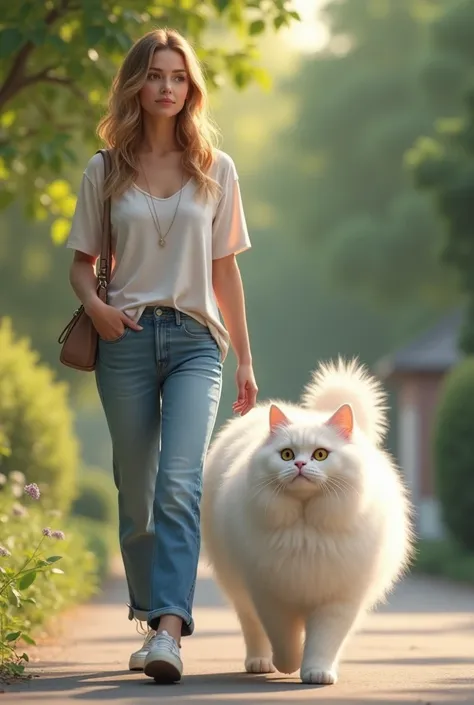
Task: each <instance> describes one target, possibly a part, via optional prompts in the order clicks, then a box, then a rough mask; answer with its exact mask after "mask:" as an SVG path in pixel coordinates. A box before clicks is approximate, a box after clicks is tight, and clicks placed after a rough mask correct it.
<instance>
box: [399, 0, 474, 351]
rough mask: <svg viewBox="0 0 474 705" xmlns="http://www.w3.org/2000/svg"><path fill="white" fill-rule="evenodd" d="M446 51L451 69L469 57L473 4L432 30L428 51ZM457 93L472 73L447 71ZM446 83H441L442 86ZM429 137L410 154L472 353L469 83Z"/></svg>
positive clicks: (473, 186) (472, 110)
mask: <svg viewBox="0 0 474 705" xmlns="http://www.w3.org/2000/svg"><path fill="white" fill-rule="evenodd" d="M441 52H444V53H446V52H450V54H451V56H452V57H453V62H452V63H453V65H454V66H456V65H457V66H458V67H459V66H461V67H462V66H464V65H465V63H466V62H467V61H470V63H471V65H472V60H473V58H474V2H473V0H469V1H468V2H466V1H465V0H464V1H463V2H458V3H456V4H455V5H454V6H453V7H452V8H451V10H450V11H449V12H447V13H446V15H444V16H443V18H442V20H441V21H440V22H439V23H438V25H437V26H436V27H435V28H434V32H433V53H438V54H439V53H441ZM450 73H451V74H452V79H453V80H454V81H455V82H456V84H457V85H458V87H459V89H460V90H463V89H464V88H465V87H466V85H467V83H468V81H471V82H472V74H471V72H468V71H466V70H465V69H464V70H463V71H459V70H458V71H457V72H456V71H455V70H454V69H453V70H452V71H451V72H450ZM445 82H446V79H445V81H444V83H445ZM436 128H437V129H436V132H435V135H434V136H433V137H429V136H425V137H422V138H420V139H419V140H418V141H417V142H416V145H415V146H414V148H413V149H412V150H411V153H410V164H411V166H412V168H413V173H414V178H415V183H416V184H417V185H418V187H419V188H420V189H421V190H424V191H427V192H428V193H430V194H431V195H432V197H433V201H434V205H435V208H434V209H433V212H434V213H435V214H436V216H437V218H438V219H439V222H440V223H441V224H442V228H443V235H444V237H443V247H442V259H443V261H444V262H446V263H447V264H448V265H450V266H451V267H452V269H453V271H455V272H457V274H458V278H459V283H460V288H461V290H462V292H463V294H464V295H465V298H466V299H467V307H466V318H465V323H464V326H463V330H462V334H461V340H460V346H461V348H462V350H463V351H464V352H465V353H467V354H470V355H472V354H473V353H474V237H473V223H474V85H473V84H472V83H471V85H470V87H469V88H467V89H466V90H465V91H464V110H463V112H462V114H461V115H460V116H459V117H449V118H448V119H445V120H442V121H438V123H437V126H436Z"/></svg>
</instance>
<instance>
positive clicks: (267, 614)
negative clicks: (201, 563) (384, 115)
mask: <svg viewBox="0 0 474 705" xmlns="http://www.w3.org/2000/svg"><path fill="white" fill-rule="evenodd" d="M272 404H274V405H276V406H277V407H278V408H279V409H280V410H281V411H282V412H283V413H284V414H285V415H286V416H287V417H288V420H289V422H290V423H289V424H288V425H283V426H279V427H278V428H276V429H275V432H274V433H273V434H270V423H269V413H270V406H271V405H272ZM344 404H350V406H351V407H352V410H353V414H354V428H353V431H352V435H351V438H350V439H349V440H347V439H345V438H343V437H342V436H341V434H340V432H339V429H338V428H336V427H335V426H333V425H328V424H327V421H328V419H329V418H330V417H331V415H332V414H333V413H334V412H336V410H337V409H338V408H339V407H340V406H341V405H344ZM385 404H386V399H385V393H384V391H383V389H382V387H381V385H380V384H379V382H378V381H377V380H375V378H374V377H372V376H371V375H370V374H369V373H368V371H367V370H366V369H365V367H363V366H362V365H359V364H358V362H357V361H356V360H352V361H349V362H344V361H343V360H342V359H339V360H338V361H337V362H331V363H329V364H327V365H320V367H319V368H318V369H317V370H316V371H315V372H314V373H313V376H312V380H311V382H310V383H309V384H308V386H307V387H306V389H305V390H304V393H303V395H302V399H301V403H300V404H288V403H285V402H280V401H278V400H274V401H271V402H268V403H264V404H260V405H258V406H257V407H256V408H255V409H253V410H252V411H251V412H250V413H249V414H247V415H246V416H244V417H238V418H235V419H232V420H231V421H230V422H228V423H227V425H225V426H224V428H223V429H222V430H221V431H220V433H219V434H218V436H217V437H216V439H215V441H214V443H213V444H212V446H211V449H210V452H209V455H208V459H207V463H206V467H205V473H204V488H203V498H202V507H201V512H202V534H203V543H204V548H205V551H206V553H207V556H208V558H209V560H210V563H211V565H212V567H213V570H214V573H215V576H216V579H217V581H218V582H219V584H220V585H221V587H222V589H223V590H224V592H225V593H226V594H227V596H228V598H229V600H230V601H231V603H232V604H233V606H234V608H235V610H236V612H237V615H238V617H239V620H240V623H241V626H242V631H243V635H244V639H245V642H246V649H247V655H246V659H245V666H246V669H247V670H248V671H251V672H260V673H264V672H270V671H272V670H274V668H275V667H276V669H278V670H279V671H281V672H284V673H293V672H294V671H296V670H298V669H300V676H301V679H302V680H303V681H304V682H308V683H326V684H329V683H334V682H336V679H337V667H338V661H339V658H340V654H341V650H342V647H343V645H344V643H345V641H346V639H347V637H348V636H349V634H350V633H351V632H352V630H353V629H354V628H355V626H356V625H357V623H358V621H359V619H360V617H362V616H363V614H364V613H365V612H366V611H367V610H368V609H370V608H371V607H373V606H374V605H375V604H376V603H377V602H379V601H380V600H382V599H384V598H385V596H386V594H387V593H388V591H389V590H390V589H391V588H392V586H393V585H394V583H395V582H396V581H397V580H398V579H399V578H400V577H401V575H402V574H403V572H404V570H405V568H406V567H407V564H408V562H409V558H410V555H411V522H410V505H409V501H408V499H407V497H406V493H405V489H404V486H403V484H402V482H401V479H400V476H399V473H398V470H397V468H396V467H395V465H394V463H393V461H392V459H391V458H390V456H389V455H388V454H387V453H386V452H385V451H384V450H383V449H382V448H381V447H380V446H381V442H382V439H383V435H384V432H385V430H386V427H387V422H386V406H385ZM285 447H291V448H292V449H293V450H294V451H295V454H296V458H295V460H297V459H302V460H304V461H306V462H307V465H306V466H305V472H306V473H307V477H308V478H309V480H303V479H302V478H297V481H295V482H291V481H290V480H291V479H292V477H293V476H294V475H295V473H296V472H297V471H296V470H295V467H294V462H293V461H291V462H289V463H288V462H285V461H283V460H282V459H281V457H280V454H279V451H281V450H282V448H285ZM318 447H323V448H326V449H329V450H330V451H331V452H330V455H329V457H328V459H327V460H325V461H324V462H321V463H318V462H316V461H315V460H313V459H312V457H311V453H312V451H313V449H316V448H318Z"/></svg>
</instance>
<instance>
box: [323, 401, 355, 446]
mask: <svg viewBox="0 0 474 705" xmlns="http://www.w3.org/2000/svg"><path fill="white" fill-rule="evenodd" d="M326 425H327V426H333V427H335V428H336V430H337V431H338V432H339V433H340V434H341V436H342V437H343V438H345V439H346V440H347V441H350V439H351V437H352V431H353V429H354V414H353V412H352V407H351V405H350V404H343V405H342V406H340V407H339V409H338V410H337V411H336V412H335V413H334V414H333V415H332V416H331V418H330V419H329V420H328V421H326Z"/></svg>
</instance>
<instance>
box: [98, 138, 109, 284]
mask: <svg viewBox="0 0 474 705" xmlns="http://www.w3.org/2000/svg"><path fill="white" fill-rule="evenodd" d="M99 152H100V154H101V155H102V158H103V160H104V183H105V179H106V178H107V177H108V175H109V174H110V171H111V169H112V158H111V156H110V152H109V150H108V149H98V150H97V152H96V154H98V153H99ZM110 206H111V197H110V196H109V197H108V198H104V208H103V212H102V244H101V249H100V261H99V273H98V275H97V279H98V281H99V286H100V287H102V288H104V289H107V286H108V284H109V281H110V273H111V271H112V224H111V222H110Z"/></svg>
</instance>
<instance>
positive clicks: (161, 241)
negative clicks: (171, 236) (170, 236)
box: [160, 237, 165, 247]
mask: <svg viewBox="0 0 474 705" xmlns="http://www.w3.org/2000/svg"><path fill="white" fill-rule="evenodd" d="M160 246H161V247H164V246H165V241H164V240H163V238H162V237H160Z"/></svg>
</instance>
